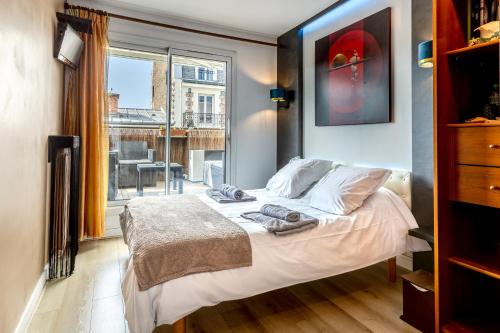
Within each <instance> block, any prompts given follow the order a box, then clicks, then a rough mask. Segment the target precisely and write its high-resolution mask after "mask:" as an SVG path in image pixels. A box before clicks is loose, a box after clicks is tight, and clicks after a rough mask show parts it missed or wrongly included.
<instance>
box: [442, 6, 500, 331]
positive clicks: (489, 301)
mask: <svg viewBox="0 0 500 333" xmlns="http://www.w3.org/2000/svg"><path fill="white" fill-rule="evenodd" d="M476 2H477V4H479V0H434V2H433V6H434V9H433V10H434V15H433V29H434V36H433V40H434V164H435V166H434V168H435V169H434V209H435V221H434V277H435V281H434V284H435V290H436V292H435V319H436V320H435V332H436V333H437V332H461V333H464V332H500V315H499V313H498V309H499V306H500V305H499V304H500V303H499V302H500V208H497V207H500V184H497V183H500V122H491V123H464V121H465V119H468V118H473V117H478V116H483V110H484V109H485V105H489V104H491V101H490V96H491V95H492V93H493V90H494V89H497V92H498V85H499V72H500V60H499V54H500V51H499V50H500V47H499V45H500V44H499V41H498V40H493V41H490V42H486V43H483V44H478V45H474V46H468V44H469V40H468V39H469V36H471V31H472V30H473V29H474V28H476V27H471V25H470V22H471V20H470V18H471V12H470V11H471V8H475V5H476ZM486 108H488V107H486ZM493 110H495V111H496V112H497V113H498V115H499V116H500V113H499V112H498V111H500V110H498V106H496V108H493Z"/></svg>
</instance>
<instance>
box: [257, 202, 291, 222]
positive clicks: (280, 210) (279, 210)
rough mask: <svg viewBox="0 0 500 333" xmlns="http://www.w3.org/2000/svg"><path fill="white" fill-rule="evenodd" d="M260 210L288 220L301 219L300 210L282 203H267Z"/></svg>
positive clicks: (268, 214) (265, 213)
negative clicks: (281, 204)
mask: <svg viewBox="0 0 500 333" xmlns="http://www.w3.org/2000/svg"><path fill="white" fill-rule="evenodd" d="M260 212H261V213H262V214H264V215H267V216H271V217H275V218H277V219H280V220H285V221H288V222H297V221H298V220H300V212H297V211H295V210H291V209H288V208H286V207H283V206H280V205H273V204H265V205H264V206H262V207H261V208H260Z"/></svg>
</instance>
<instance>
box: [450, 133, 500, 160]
mask: <svg viewBox="0 0 500 333" xmlns="http://www.w3.org/2000/svg"><path fill="white" fill-rule="evenodd" d="M455 162H456V163H458V164H470V165H484V166H497V167H500V127H464V128H456V129H455Z"/></svg>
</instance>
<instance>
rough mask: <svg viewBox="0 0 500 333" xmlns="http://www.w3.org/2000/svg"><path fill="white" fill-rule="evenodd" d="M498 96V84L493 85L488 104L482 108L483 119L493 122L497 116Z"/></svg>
mask: <svg viewBox="0 0 500 333" xmlns="http://www.w3.org/2000/svg"><path fill="white" fill-rule="evenodd" d="M498 105H499V94H498V84H494V85H493V89H492V91H491V94H490V97H489V98H488V104H486V105H484V106H483V117H485V118H487V119H489V120H495V119H496V118H497V116H498Z"/></svg>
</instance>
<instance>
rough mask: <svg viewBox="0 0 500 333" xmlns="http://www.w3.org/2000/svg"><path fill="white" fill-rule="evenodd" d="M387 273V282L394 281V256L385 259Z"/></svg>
mask: <svg viewBox="0 0 500 333" xmlns="http://www.w3.org/2000/svg"><path fill="white" fill-rule="evenodd" d="M387 273H388V274H387V277H388V279H389V282H396V257H392V258H389V259H388V260H387Z"/></svg>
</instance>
